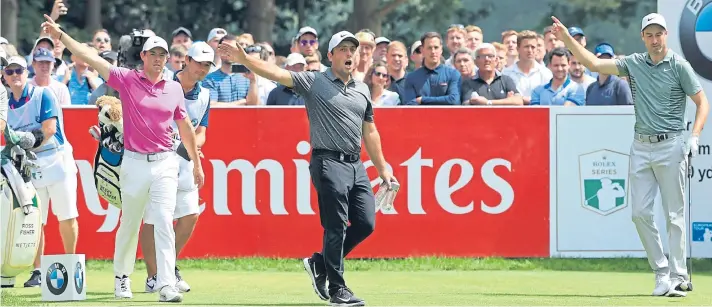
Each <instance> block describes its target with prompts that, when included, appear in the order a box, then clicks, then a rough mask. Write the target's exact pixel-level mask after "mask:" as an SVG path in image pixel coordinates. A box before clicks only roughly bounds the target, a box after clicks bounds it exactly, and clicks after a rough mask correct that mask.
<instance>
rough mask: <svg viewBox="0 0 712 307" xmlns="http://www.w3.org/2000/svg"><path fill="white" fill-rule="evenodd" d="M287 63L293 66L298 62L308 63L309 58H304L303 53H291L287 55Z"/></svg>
mask: <svg viewBox="0 0 712 307" xmlns="http://www.w3.org/2000/svg"><path fill="white" fill-rule="evenodd" d="M285 64H286V65H287V66H293V65H296V64H304V65H307V60H306V59H305V58H304V56H303V55H302V54H301V53H290V54H289V55H288V56H287V62H286V63H285Z"/></svg>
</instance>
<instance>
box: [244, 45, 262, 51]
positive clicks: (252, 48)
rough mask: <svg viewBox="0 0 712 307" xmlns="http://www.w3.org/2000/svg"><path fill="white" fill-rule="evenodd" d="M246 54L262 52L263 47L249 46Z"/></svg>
mask: <svg viewBox="0 0 712 307" xmlns="http://www.w3.org/2000/svg"><path fill="white" fill-rule="evenodd" d="M245 52H247V53H257V52H262V46H260V45H252V46H249V47H247V48H245Z"/></svg>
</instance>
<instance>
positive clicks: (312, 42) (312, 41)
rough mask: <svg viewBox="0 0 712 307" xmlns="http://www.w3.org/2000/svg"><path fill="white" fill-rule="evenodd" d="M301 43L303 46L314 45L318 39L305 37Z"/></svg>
mask: <svg viewBox="0 0 712 307" xmlns="http://www.w3.org/2000/svg"><path fill="white" fill-rule="evenodd" d="M299 43H300V44H301V45H302V46H308V45H312V46H314V45H316V43H317V41H316V40H315V39H310V40H306V39H305V40H301V41H299Z"/></svg>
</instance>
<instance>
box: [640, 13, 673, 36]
mask: <svg viewBox="0 0 712 307" xmlns="http://www.w3.org/2000/svg"><path fill="white" fill-rule="evenodd" d="M649 25H659V26H661V27H663V29H665V30H667V23H665V17H663V15H660V14H658V13H650V14H648V15H645V17H643V21H642V22H641V26H640V31H641V32H642V31H643V30H645V28H646V27H648V26H649Z"/></svg>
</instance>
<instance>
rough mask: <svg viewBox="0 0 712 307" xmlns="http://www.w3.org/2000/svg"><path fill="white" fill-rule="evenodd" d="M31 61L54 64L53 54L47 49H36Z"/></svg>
mask: <svg viewBox="0 0 712 307" xmlns="http://www.w3.org/2000/svg"><path fill="white" fill-rule="evenodd" d="M32 61H37V62H53V63H54V54H52V51H49V49H47V48H37V50H35V53H33V54H32Z"/></svg>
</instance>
